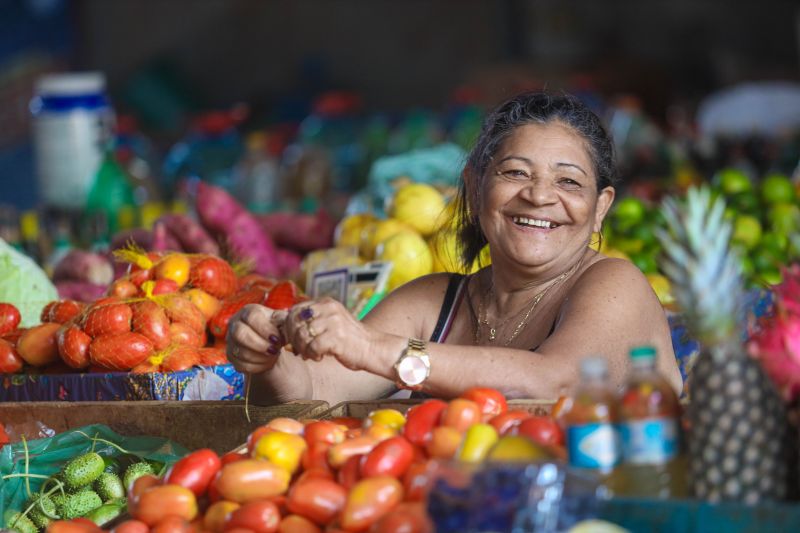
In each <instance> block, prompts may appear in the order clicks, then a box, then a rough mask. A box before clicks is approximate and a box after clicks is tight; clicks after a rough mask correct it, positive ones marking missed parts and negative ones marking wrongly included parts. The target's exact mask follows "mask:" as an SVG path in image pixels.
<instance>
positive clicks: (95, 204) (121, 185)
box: [86, 147, 135, 237]
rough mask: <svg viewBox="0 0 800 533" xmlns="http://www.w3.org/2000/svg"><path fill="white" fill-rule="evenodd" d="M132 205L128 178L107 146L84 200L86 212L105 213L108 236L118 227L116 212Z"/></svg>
mask: <svg viewBox="0 0 800 533" xmlns="http://www.w3.org/2000/svg"><path fill="white" fill-rule="evenodd" d="M134 205H135V202H134V196H133V187H131V183H130V180H129V179H128V177H127V175H126V174H125V170H124V169H123V168H122V166H121V165H120V164H119V163H118V162H117V160H116V158H115V157H114V151H113V149H112V148H111V147H109V148H107V149H106V151H105V155H104V156H103V160H102V162H101V163H100V168H99V169H98V170H97V173H96V174H95V178H94V184H93V185H92V188H91V189H90V191H89V198H88V200H87V202H86V212H87V214H88V215H89V216H92V215H93V214H95V213H97V212H103V213H104V214H105V218H106V220H107V221H108V231H109V237H110V235H113V234H114V233H116V232H117V231H118V230H119V229H120V227H119V219H118V214H119V213H120V212H121V211H124V210H125V209H126V208H128V209H130V208H133V207H134Z"/></svg>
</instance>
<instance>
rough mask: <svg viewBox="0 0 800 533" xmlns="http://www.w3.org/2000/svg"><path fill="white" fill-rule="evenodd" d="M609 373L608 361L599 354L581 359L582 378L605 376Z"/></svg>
mask: <svg viewBox="0 0 800 533" xmlns="http://www.w3.org/2000/svg"><path fill="white" fill-rule="evenodd" d="M607 375H608V363H607V362H606V360H605V358H604V357H602V356H599V355H593V356H590V357H585V358H583V359H582V360H581V377H582V378H592V379H594V378H604V377H606V376H607Z"/></svg>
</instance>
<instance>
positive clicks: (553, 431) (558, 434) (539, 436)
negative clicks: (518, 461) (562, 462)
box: [513, 416, 564, 446]
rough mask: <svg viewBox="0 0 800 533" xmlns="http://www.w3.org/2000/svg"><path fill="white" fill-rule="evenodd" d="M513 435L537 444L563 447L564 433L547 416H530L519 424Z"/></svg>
mask: <svg viewBox="0 0 800 533" xmlns="http://www.w3.org/2000/svg"><path fill="white" fill-rule="evenodd" d="M513 432H514V433H516V434H518V435H525V436H526V437H528V438H529V439H531V440H532V441H533V442H535V443H537V444H543V445H545V446H563V444H564V432H563V431H561V426H559V425H558V423H557V422H556V421H555V420H553V419H552V418H550V417H549V416H531V417H528V418H526V419H525V420H523V421H522V422H520V423H519V425H518V426H517V427H516V429H515V430H513Z"/></svg>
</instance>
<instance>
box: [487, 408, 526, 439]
mask: <svg viewBox="0 0 800 533" xmlns="http://www.w3.org/2000/svg"><path fill="white" fill-rule="evenodd" d="M529 416H531V415H530V413H528V412H527V411H519V410H511V411H506V412H505V413H501V414H499V415H497V416H495V417H493V418H492V419H490V420H489V424H491V425H492V426H493V427H494V429H496V430H497V434H498V435H500V436H502V435H506V434H508V433H509V432H511V431H513V429H514V428H515V427H517V426H518V425H519V423H520V422H522V421H523V420H525V419H526V418H528V417H529Z"/></svg>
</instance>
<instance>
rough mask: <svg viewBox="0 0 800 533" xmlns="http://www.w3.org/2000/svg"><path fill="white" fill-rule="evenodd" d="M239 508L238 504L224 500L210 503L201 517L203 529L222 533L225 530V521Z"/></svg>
mask: <svg viewBox="0 0 800 533" xmlns="http://www.w3.org/2000/svg"><path fill="white" fill-rule="evenodd" d="M239 507H241V505H239V504H238V503H236V502H229V501H226V500H220V501H218V502H214V503H212V504H211V506H210V507H209V508H208V510H207V511H206V514H205V516H204V517H203V527H204V528H206V529H207V530H209V531H212V532H213V533H222V531H224V530H225V521H226V520H228V517H229V516H230V515H231V513H232V512H234V511H235V510H236V509H238V508H239Z"/></svg>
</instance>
